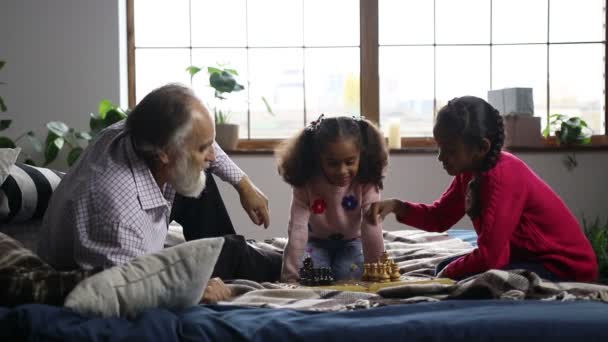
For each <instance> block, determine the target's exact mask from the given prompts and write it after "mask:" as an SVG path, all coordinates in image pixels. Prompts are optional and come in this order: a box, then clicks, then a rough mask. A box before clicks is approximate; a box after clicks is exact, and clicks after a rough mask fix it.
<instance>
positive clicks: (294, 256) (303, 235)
mask: <svg viewBox="0 0 608 342" xmlns="http://www.w3.org/2000/svg"><path fill="white" fill-rule="evenodd" d="M308 202H309V201H308V196H307V194H306V190H305V188H294V189H293V195H292V199H291V214H290V217H289V227H288V231H287V233H288V236H289V238H288V240H287V245H286V246H285V250H284V251H283V267H282V270H281V281H283V282H291V281H297V280H298V279H299V275H298V266H299V264H300V260H301V259H302V255H303V254H304V248H305V247H306V242H307V241H308V219H309V218H310V208H309V206H308Z"/></svg>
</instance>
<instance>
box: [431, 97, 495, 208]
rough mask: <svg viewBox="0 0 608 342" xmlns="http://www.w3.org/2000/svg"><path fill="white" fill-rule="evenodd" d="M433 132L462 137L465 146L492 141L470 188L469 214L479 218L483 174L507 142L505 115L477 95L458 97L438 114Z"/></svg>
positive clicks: (475, 145)
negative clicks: (484, 140)
mask: <svg viewBox="0 0 608 342" xmlns="http://www.w3.org/2000/svg"><path fill="white" fill-rule="evenodd" d="M434 131H435V132H441V135H444V136H446V137H451V138H460V139H462V142H463V143H464V144H465V145H467V146H471V147H481V146H482V144H483V139H488V140H489V141H490V149H489V151H488V153H486V155H485V156H484V159H483V160H482V162H481V163H480V165H479V167H478V169H477V170H475V176H474V178H473V180H471V183H470V184H469V186H468V190H467V191H468V192H469V193H468V195H469V196H470V198H471V205H470V207H469V208H467V215H469V216H470V217H471V218H476V217H478V216H479V215H480V214H481V201H480V192H481V182H480V176H481V174H482V173H484V172H487V171H489V170H490V169H492V168H493V167H494V166H496V163H497V162H498V158H499V157H500V152H501V150H502V147H503V144H504V140H505V127H504V122H503V119H502V116H501V115H500V113H499V112H498V110H496V109H495V108H494V107H492V105H490V104H489V103H487V102H486V101H484V100H483V99H480V98H478V97H474V96H463V97H457V98H454V99H452V100H451V101H449V102H448V104H447V105H446V106H444V107H443V108H441V110H440V111H439V113H437V120H436V122H435V128H434Z"/></svg>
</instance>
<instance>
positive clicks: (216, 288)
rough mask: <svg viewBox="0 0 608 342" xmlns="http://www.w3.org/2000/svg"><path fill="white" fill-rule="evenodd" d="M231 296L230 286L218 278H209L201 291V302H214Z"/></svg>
mask: <svg viewBox="0 0 608 342" xmlns="http://www.w3.org/2000/svg"><path fill="white" fill-rule="evenodd" d="M230 297H232V292H231V291H230V288H229V287H228V286H226V284H224V282H223V281H222V280H221V279H220V278H211V279H209V281H208V282H207V288H206V289H205V292H204V293H203V298H202V299H201V303H215V302H219V301H222V300H226V299H229V298H230Z"/></svg>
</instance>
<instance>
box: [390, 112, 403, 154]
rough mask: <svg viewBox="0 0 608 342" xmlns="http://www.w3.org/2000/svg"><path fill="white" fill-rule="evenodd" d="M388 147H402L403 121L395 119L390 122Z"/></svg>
mask: <svg viewBox="0 0 608 342" xmlns="http://www.w3.org/2000/svg"><path fill="white" fill-rule="evenodd" d="M388 147H389V148H401V121H400V120H399V119H393V120H391V121H390V123H389V124H388Z"/></svg>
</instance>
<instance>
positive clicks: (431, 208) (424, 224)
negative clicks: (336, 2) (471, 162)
mask: <svg viewBox="0 0 608 342" xmlns="http://www.w3.org/2000/svg"><path fill="white" fill-rule="evenodd" d="M465 181H466V180H465V179H464V177H463V175H459V176H456V177H454V179H453V180H452V183H451V184H450V186H449V187H448V189H447V190H446V191H445V192H444V193H443V195H441V197H440V198H439V199H438V200H436V201H435V202H433V204H431V205H427V204H421V203H411V202H405V204H407V205H408V212H407V215H406V216H405V217H397V221H399V222H401V223H403V224H407V225H409V226H412V227H416V228H419V229H423V230H426V231H429V232H445V231H446V230H448V229H450V227H452V226H453V225H454V224H456V222H458V221H459V220H460V219H461V218H462V217H463V216H464V214H465V209H464V191H463V188H464V187H463V183H464V182H465Z"/></svg>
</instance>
